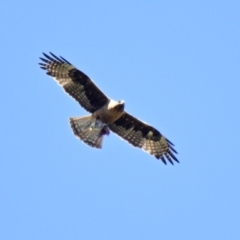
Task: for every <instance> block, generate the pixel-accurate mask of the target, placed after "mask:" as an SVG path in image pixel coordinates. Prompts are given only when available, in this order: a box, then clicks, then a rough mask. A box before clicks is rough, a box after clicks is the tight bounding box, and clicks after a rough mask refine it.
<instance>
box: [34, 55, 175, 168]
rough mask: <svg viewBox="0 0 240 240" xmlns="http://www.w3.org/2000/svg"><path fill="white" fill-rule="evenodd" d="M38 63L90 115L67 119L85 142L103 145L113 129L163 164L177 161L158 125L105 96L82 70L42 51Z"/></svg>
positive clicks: (98, 145)
mask: <svg viewBox="0 0 240 240" xmlns="http://www.w3.org/2000/svg"><path fill="white" fill-rule="evenodd" d="M43 55H44V57H45V58H43V57H40V59H41V60H42V62H41V63H39V64H40V67H41V68H42V69H44V70H46V74H48V75H50V76H51V77H53V78H54V79H55V80H56V81H57V83H58V84H59V85H60V86H61V87H62V88H63V89H64V90H65V92H67V93H68V94H69V95H70V96H71V97H73V98H74V99H75V100H76V101H77V102H78V103H79V104H80V105H81V106H82V107H83V108H85V110H87V111H88V112H90V113H91V114H90V115H87V116H84V117H72V118H70V119H69V121H70V126H71V128H72V130H73V133H74V134H75V135H76V136H77V137H78V138H79V139H80V140H82V141H83V142H84V143H86V144H87V145H89V146H91V147H94V148H102V143H103V137H104V135H109V134H110V131H112V132H114V133H115V134H117V135H118V136H120V137H121V138H122V139H124V140H126V141H127V142H129V143H130V144H131V145H133V146H134V147H138V148H141V149H143V150H144V151H146V152H148V153H149V154H151V155H153V156H155V157H156V158H157V159H161V160H162V162H163V163H164V164H167V161H169V162H170V163H171V164H173V163H174V161H175V162H179V161H178V159H177V158H176V156H175V155H174V154H177V151H176V150H175V149H174V144H173V143H172V142H170V141H169V140H168V139H167V138H166V137H164V136H163V135H162V134H161V133H160V132H159V131H158V130H157V129H155V128H154V127H152V126H150V125H148V124H147V123H145V122H143V121H140V120H139V119H137V118H136V117H134V116H132V115H131V114H129V113H128V112H126V111H125V110H124V107H125V103H124V101H114V100H113V99H110V98H108V97H107V96H106V95H105V94H104V93H103V92H102V91H101V90H100V89H99V88H98V87H97V86H96V85H95V83H94V82H93V81H92V80H91V79H90V78H89V77H88V76H87V75H86V74H85V73H83V72H82V71H80V70H79V69H77V68H76V67H75V66H74V65H72V64H71V63H70V62H68V61H67V60H66V59H65V58H63V57H61V56H60V57H57V56H56V55H54V54H53V53H51V52H50V54H49V55H47V54H45V53H43Z"/></svg>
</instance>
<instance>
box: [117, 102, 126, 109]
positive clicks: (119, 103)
mask: <svg viewBox="0 0 240 240" xmlns="http://www.w3.org/2000/svg"><path fill="white" fill-rule="evenodd" d="M124 106H125V102H124V101H123V100H121V101H118V108H119V109H121V110H124Z"/></svg>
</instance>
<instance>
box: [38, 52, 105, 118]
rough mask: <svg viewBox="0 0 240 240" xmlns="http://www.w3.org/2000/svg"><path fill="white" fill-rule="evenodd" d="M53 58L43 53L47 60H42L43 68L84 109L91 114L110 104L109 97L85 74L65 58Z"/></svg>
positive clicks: (52, 55)
mask: <svg viewBox="0 0 240 240" xmlns="http://www.w3.org/2000/svg"><path fill="white" fill-rule="evenodd" d="M50 54H51V56H48V55H47V54H45V53H43V55H44V56H45V58H40V59H41V60H42V61H43V62H42V63H39V64H40V65H41V68H42V69H44V70H46V71H47V74H48V75H50V76H52V77H53V78H54V79H55V80H56V81H57V82H58V84H59V85H61V86H62V87H63V89H64V90H65V91H66V92H67V93H68V94H69V95H70V96H72V97H73V98H75V99H76V100H77V101H78V102H79V103H80V105H81V106H82V107H84V108H85V109H86V110H87V111H89V112H91V113H92V112H95V111H96V110H98V109H99V108H101V107H102V106H104V105H105V104H106V103H107V102H108V98H107V96H106V95H105V94H104V93H103V92H102V91H101V90H100V89H99V88H98V87H97V86H96V85H95V84H94V83H93V81H92V80H91V79H90V78H89V77H88V76H87V75H86V74H84V73H83V72H81V71H80V70H78V69H77V68H75V67H74V66H73V65H72V64H71V63H69V62H68V61H67V60H66V59H64V58H63V57H57V56H55V55H54V54H52V53H50Z"/></svg>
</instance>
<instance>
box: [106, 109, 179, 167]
mask: <svg viewBox="0 0 240 240" xmlns="http://www.w3.org/2000/svg"><path fill="white" fill-rule="evenodd" d="M109 128H110V130H112V131H113V132H114V133H116V134H118V135H119V136H120V137H122V138H123V139H125V140H126V141H128V142H129V143H131V144H132V145H133V146H135V147H139V148H141V149H143V150H144V151H146V152H148V153H150V154H152V155H154V156H155V157H156V158H157V159H161V160H162V161H163V162H164V163H165V164H166V163H167V162H166V159H167V160H168V161H169V162H170V163H171V164H173V160H174V161H176V162H178V159H177V158H176V157H175V155H174V153H177V152H176V150H175V149H174V148H173V146H174V145H173V144H172V143H171V142H170V141H169V140H168V139H167V138H165V137H164V136H163V135H162V134H161V133H160V132H159V131H158V130H156V129H155V128H153V127H151V126H149V125H147V124H146V123H144V122H142V121H140V120H138V119H137V118H135V117H133V116H131V115H130V114H128V113H126V112H125V113H124V114H123V115H122V116H121V117H120V118H119V119H118V120H117V121H115V122H114V123H112V124H110V125H109Z"/></svg>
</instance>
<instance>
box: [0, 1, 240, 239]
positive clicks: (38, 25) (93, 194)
mask: <svg viewBox="0 0 240 240" xmlns="http://www.w3.org/2000/svg"><path fill="white" fill-rule="evenodd" d="M239 11H240V2H239V1H231V0H230V1H203V0H201V1H198V0H197V1H131V2H130V1H128V2H127V1H122V2H120V1H119V2H117V1H115V2H114V1H71V2H69V1H45V0H42V1H38V2H34V1H32V2H30V1H26V0H23V1H5V2H4V3H2V4H1V14H0V22H1V28H0V31H1V38H0V43H1V60H0V61H1V83H2V87H1V90H2V91H1V95H0V101H1V112H2V114H1V120H0V121H1V148H0V189H1V197H0V226H1V227H0V229H1V230H0V239H4V240H8V239H11V240H14V239H16V240H22V239H24V240H25V239H35V240H38V239H39V240H40V239H44V240H48V239H49V240H50V239H51V240H52V239H57V240H63V239H104V240H106V239H171V240H175V239H178V240H181V239H184V240H185V239H194V240H198V239H199V240H200V239H201V240H202V239H218V240H221V239H231V240H235V239H240V228H239V226H240V206H239V205H240V204H239V203H240V177H239V176H240V137H239V136H240V127H239V123H240V81H239V79H240V68H239V66H240V30H239V29H240V28H239V26H240V17H239ZM49 51H51V52H53V53H55V54H56V55H61V56H63V57H64V58H66V59H67V60H69V61H70V62H71V63H73V64H74V65H75V66H76V67H78V68H79V69H81V70H82V71H83V72H85V73H86V74H87V75H88V76H89V77H91V78H92V79H93V80H94V81H95V83H96V84H97V85H98V86H99V87H100V88H101V89H102V90H103V91H104V92H105V93H106V94H107V95H108V96H109V97H111V98H113V99H116V100H121V99H123V100H125V102H126V105H125V107H126V110H127V111H128V112H130V113H132V114H133V115H134V116H136V117H138V118H140V119H142V120H144V121H146V122H148V123H149V124H151V125H153V126H154V127H156V128H157V129H159V131H160V132H161V133H163V134H164V135H165V136H166V137H167V138H169V139H170V140H171V141H172V142H173V143H174V144H175V146H176V150H177V151H178V152H179V155H178V159H179V160H180V164H175V165H174V166H171V165H170V164H169V165H167V166H165V165H164V164H163V163H162V162H161V161H157V160H156V159H155V158H154V157H152V156H150V155H148V154H146V153H144V152H143V151H141V150H139V149H136V148H133V147H131V146H130V145H128V144H127V143H126V142H124V141H122V140H120V139H119V138H118V137H117V136H116V135H114V134H113V133H111V134H110V136H109V137H106V138H105V139H104V146H103V149H102V150H94V149H92V148H90V147H88V146H86V145H84V144H83V143H82V142H80V141H79V140H78V139H76V138H75V136H74V135H73V134H72V131H71V129H70V127H69V123H68V118H69V117H73V116H83V115H86V114H87V113H86V111H85V110H84V109H82V108H81V107H80V106H79V105H78V103H77V102H75V101H74V100H73V99H71V98H70V97H69V96H67V95H66V94H65V93H64V92H63V90H62V89H61V88H60V87H59V86H58V85H57V84H56V83H55V82H54V81H53V80H52V79H51V78H50V77H48V76H47V75H46V74H45V73H44V71H42V70H41V69H40V68H39V66H38V64H37V63H38V62H39V57H40V56H41V53H42V52H49Z"/></svg>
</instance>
